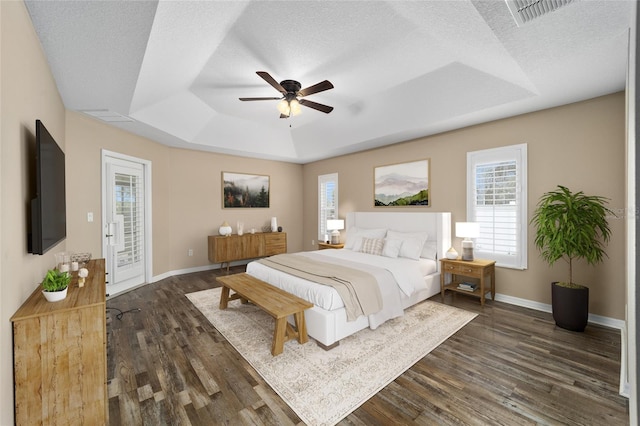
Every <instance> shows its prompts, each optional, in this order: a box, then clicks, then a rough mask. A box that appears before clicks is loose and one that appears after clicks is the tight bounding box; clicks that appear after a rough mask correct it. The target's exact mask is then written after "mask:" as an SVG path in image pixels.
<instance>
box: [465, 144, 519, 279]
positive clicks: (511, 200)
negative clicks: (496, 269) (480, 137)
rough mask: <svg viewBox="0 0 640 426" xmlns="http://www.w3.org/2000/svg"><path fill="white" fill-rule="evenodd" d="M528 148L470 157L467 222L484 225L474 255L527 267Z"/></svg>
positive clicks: (474, 153)
mask: <svg viewBox="0 0 640 426" xmlns="http://www.w3.org/2000/svg"><path fill="white" fill-rule="evenodd" d="M526 153H527V145H526V144H521V145H513V146H508V147H504V148H495V149H488V150H483V151H474V152H470V153H468V154H467V168H468V171H467V220H468V221H470V222H477V223H479V225H480V236H479V237H478V238H477V239H476V240H475V245H474V255H475V257H478V258H487V259H493V260H495V261H496V263H497V264H498V265H499V266H504V267H511V268H517V269H525V268H526V267H527V255H526V253H527V238H526V233H527V206H526V202H527V195H526V176H527V172H526V163H527V162H526Z"/></svg>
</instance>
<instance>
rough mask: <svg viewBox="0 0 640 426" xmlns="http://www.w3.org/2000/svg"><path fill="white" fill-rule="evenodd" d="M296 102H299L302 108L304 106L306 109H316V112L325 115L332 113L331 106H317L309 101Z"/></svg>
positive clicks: (317, 104)
mask: <svg viewBox="0 0 640 426" xmlns="http://www.w3.org/2000/svg"><path fill="white" fill-rule="evenodd" d="M298 102H300V105H304V106H306V107H308V108H313V109H317V110H318V111H322V112H324V113H327V114H329V113H330V112H331V111H333V107H332V106H329V105H323V104H319V103H317V102H313V101H310V100H308V99H300V100H299V101H298Z"/></svg>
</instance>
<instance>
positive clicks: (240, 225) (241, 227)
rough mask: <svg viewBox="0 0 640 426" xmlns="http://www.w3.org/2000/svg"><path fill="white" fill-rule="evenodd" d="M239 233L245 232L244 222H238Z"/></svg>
mask: <svg viewBox="0 0 640 426" xmlns="http://www.w3.org/2000/svg"><path fill="white" fill-rule="evenodd" d="M237 229H238V235H242V234H244V223H242V222H238V228H237Z"/></svg>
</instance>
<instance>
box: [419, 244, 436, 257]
mask: <svg viewBox="0 0 640 426" xmlns="http://www.w3.org/2000/svg"><path fill="white" fill-rule="evenodd" d="M420 257H424V258H425V259H431V260H438V245H437V244H436V242H435V241H427V242H425V243H424V246H423V247H422V253H421V254H420Z"/></svg>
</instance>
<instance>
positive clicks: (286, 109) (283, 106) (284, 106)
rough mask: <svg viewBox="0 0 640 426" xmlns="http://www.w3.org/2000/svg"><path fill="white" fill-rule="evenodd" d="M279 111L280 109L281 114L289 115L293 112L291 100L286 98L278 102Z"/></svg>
mask: <svg viewBox="0 0 640 426" xmlns="http://www.w3.org/2000/svg"><path fill="white" fill-rule="evenodd" d="M278 111H280V114H282V115H289V113H290V112H291V107H290V106H289V102H288V101H287V100H286V99H283V100H281V101H280V102H278Z"/></svg>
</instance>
